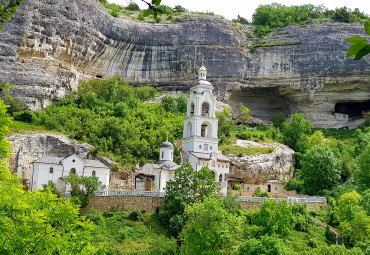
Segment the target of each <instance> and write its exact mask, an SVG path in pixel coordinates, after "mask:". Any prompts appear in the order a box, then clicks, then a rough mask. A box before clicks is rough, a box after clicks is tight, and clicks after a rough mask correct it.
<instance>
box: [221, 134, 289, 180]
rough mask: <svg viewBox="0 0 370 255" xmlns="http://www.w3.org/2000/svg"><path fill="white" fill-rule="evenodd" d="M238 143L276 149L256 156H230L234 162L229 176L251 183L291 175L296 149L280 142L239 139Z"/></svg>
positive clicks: (279, 178) (285, 177) (245, 145)
mask: <svg viewBox="0 0 370 255" xmlns="http://www.w3.org/2000/svg"><path fill="white" fill-rule="evenodd" d="M236 144H237V145H239V146H242V147H249V146H252V147H275V150H274V151H273V152H272V153H268V154H259V155H254V156H244V157H238V156H233V157H230V156H229V158H230V159H231V160H232V162H233V163H234V164H232V165H231V167H230V174H229V175H228V176H227V177H229V178H236V179H241V180H243V181H244V183H249V184H254V183H265V182H267V181H269V180H283V179H289V178H290V177H291V174H292V171H291V169H292V168H293V167H294V151H293V150H292V149H290V148H289V147H287V146H285V145H283V144H279V143H266V142H265V143H257V142H253V141H246V140H237V142H236Z"/></svg>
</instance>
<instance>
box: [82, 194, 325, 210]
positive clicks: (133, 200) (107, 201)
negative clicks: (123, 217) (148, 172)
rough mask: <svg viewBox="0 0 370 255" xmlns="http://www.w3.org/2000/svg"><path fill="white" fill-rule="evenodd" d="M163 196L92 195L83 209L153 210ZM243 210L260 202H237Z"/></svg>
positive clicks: (316, 205)
mask: <svg viewBox="0 0 370 255" xmlns="http://www.w3.org/2000/svg"><path fill="white" fill-rule="evenodd" d="M163 200H164V198H163V197H123V196H120V197H118V196H106V197H92V198H91V203H90V205H89V206H88V207H87V208H85V209H84V211H91V210H93V209H95V210H98V211H109V210H112V209H114V210H128V211H131V210H134V209H139V210H146V211H155V209H156V208H157V207H159V208H162V201H163ZM239 203H240V204H241V208H242V209H243V210H258V209H259V208H260V203H257V202H239ZM306 205H307V209H308V210H309V211H315V210H317V209H320V208H321V207H326V206H327V203H326V200H325V201H324V202H323V203H307V204H306Z"/></svg>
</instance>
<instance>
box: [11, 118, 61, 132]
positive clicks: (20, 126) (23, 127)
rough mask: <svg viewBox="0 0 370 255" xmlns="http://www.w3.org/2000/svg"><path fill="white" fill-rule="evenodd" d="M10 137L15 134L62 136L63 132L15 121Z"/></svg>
mask: <svg viewBox="0 0 370 255" xmlns="http://www.w3.org/2000/svg"><path fill="white" fill-rule="evenodd" d="M9 131H10V132H9V135H14V134H36V133H52V134H58V135H62V133H61V132H59V131H56V130H50V129H47V128H45V127H44V126H40V125H36V124H33V123H27V122H22V121H16V120H13V122H12V123H11V124H10V125H9Z"/></svg>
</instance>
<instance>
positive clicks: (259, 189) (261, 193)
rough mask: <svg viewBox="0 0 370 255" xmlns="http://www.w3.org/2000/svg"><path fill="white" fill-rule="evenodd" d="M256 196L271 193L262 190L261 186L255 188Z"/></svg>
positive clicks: (268, 195) (265, 195)
mask: <svg viewBox="0 0 370 255" xmlns="http://www.w3.org/2000/svg"><path fill="white" fill-rule="evenodd" d="M254 196H255V197H270V194H269V193H268V192H267V191H265V192H262V191H261V188H260V187H257V188H256V189H255V190H254Z"/></svg>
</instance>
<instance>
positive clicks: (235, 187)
mask: <svg viewBox="0 0 370 255" xmlns="http://www.w3.org/2000/svg"><path fill="white" fill-rule="evenodd" d="M234 190H243V188H242V185H240V184H235V185H234Z"/></svg>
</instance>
